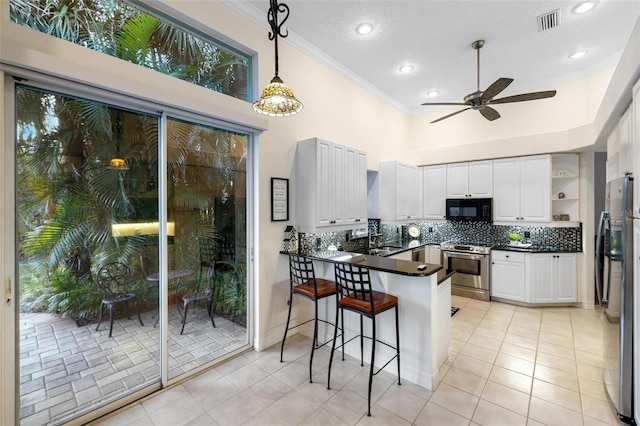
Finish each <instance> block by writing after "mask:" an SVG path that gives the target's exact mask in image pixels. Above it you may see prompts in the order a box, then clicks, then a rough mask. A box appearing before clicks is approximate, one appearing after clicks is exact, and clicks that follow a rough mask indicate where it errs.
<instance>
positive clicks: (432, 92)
mask: <svg viewBox="0 0 640 426" xmlns="http://www.w3.org/2000/svg"><path fill="white" fill-rule="evenodd" d="M439 94H440V92H438V91H437V90H432V91H430V92H427V96H428V97H430V98H435V97H436V96H438V95H439Z"/></svg>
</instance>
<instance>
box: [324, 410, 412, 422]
mask: <svg viewBox="0 0 640 426" xmlns="http://www.w3.org/2000/svg"><path fill="white" fill-rule="evenodd" d="M315 424H316V425H318V426H327V425H331V426H333V423H328V422H323V423H315ZM364 425H368V426H395V425H398V426H410V425H411V422H408V421H406V420H405V419H403V418H401V417H399V416H397V415H395V414H393V413H392V412H391V411H388V410H385V409H384V408H383V407H381V406H379V405H376V406H374V407H372V408H371V417H369V416H366V415H365V416H362V419H360V421H359V422H358V423H357V424H356V426H364Z"/></svg>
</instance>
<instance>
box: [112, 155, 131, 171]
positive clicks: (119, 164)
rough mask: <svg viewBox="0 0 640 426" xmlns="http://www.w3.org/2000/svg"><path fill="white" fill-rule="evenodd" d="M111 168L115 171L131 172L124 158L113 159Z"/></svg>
mask: <svg viewBox="0 0 640 426" xmlns="http://www.w3.org/2000/svg"><path fill="white" fill-rule="evenodd" d="M109 168H110V169H115V170H129V168H128V167H127V163H125V161H124V160H123V159H122V158H112V159H111V161H109Z"/></svg>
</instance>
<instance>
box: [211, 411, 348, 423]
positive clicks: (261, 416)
mask: <svg viewBox="0 0 640 426" xmlns="http://www.w3.org/2000/svg"><path fill="white" fill-rule="evenodd" d="M214 424H215V423H214ZM283 424H284V423H282V422H281V421H280V420H278V419H276V418H275V417H273V416H272V415H271V414H269V412H268V411H261V412H259V413H258V414H256V415H255V416H253V417H252V418H250V419H249V420H248V421H247V422H245V423H244V424H243V425H242V426H280V425H283ZM343 425H344V423H342V424H340V423H337V426H343ZM220 426H224V425H220Z"/></svg>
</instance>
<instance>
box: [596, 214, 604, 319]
mask: <svg viewBox="0 0 640 426" xmlns="http://www.w3.org/2000/svg"><path fill="white" fill-rule="evenodd" d="M606 217H607V212H602V213H600V221H599V223H598V237H597V238H596V261H595V275H596V293H597V294H598V304H599V305H600V306H601V307H603V308H606V306H605V305H604V304H603V302H604V300H603V294H602V293H603V290H604V288H603V287H602V285H603V283H602V280H601V279H600V268H601V267H602V265H601V264H600V255H601V253H602V228H603V227H604V221H605V218H606Z"/></svg>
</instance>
